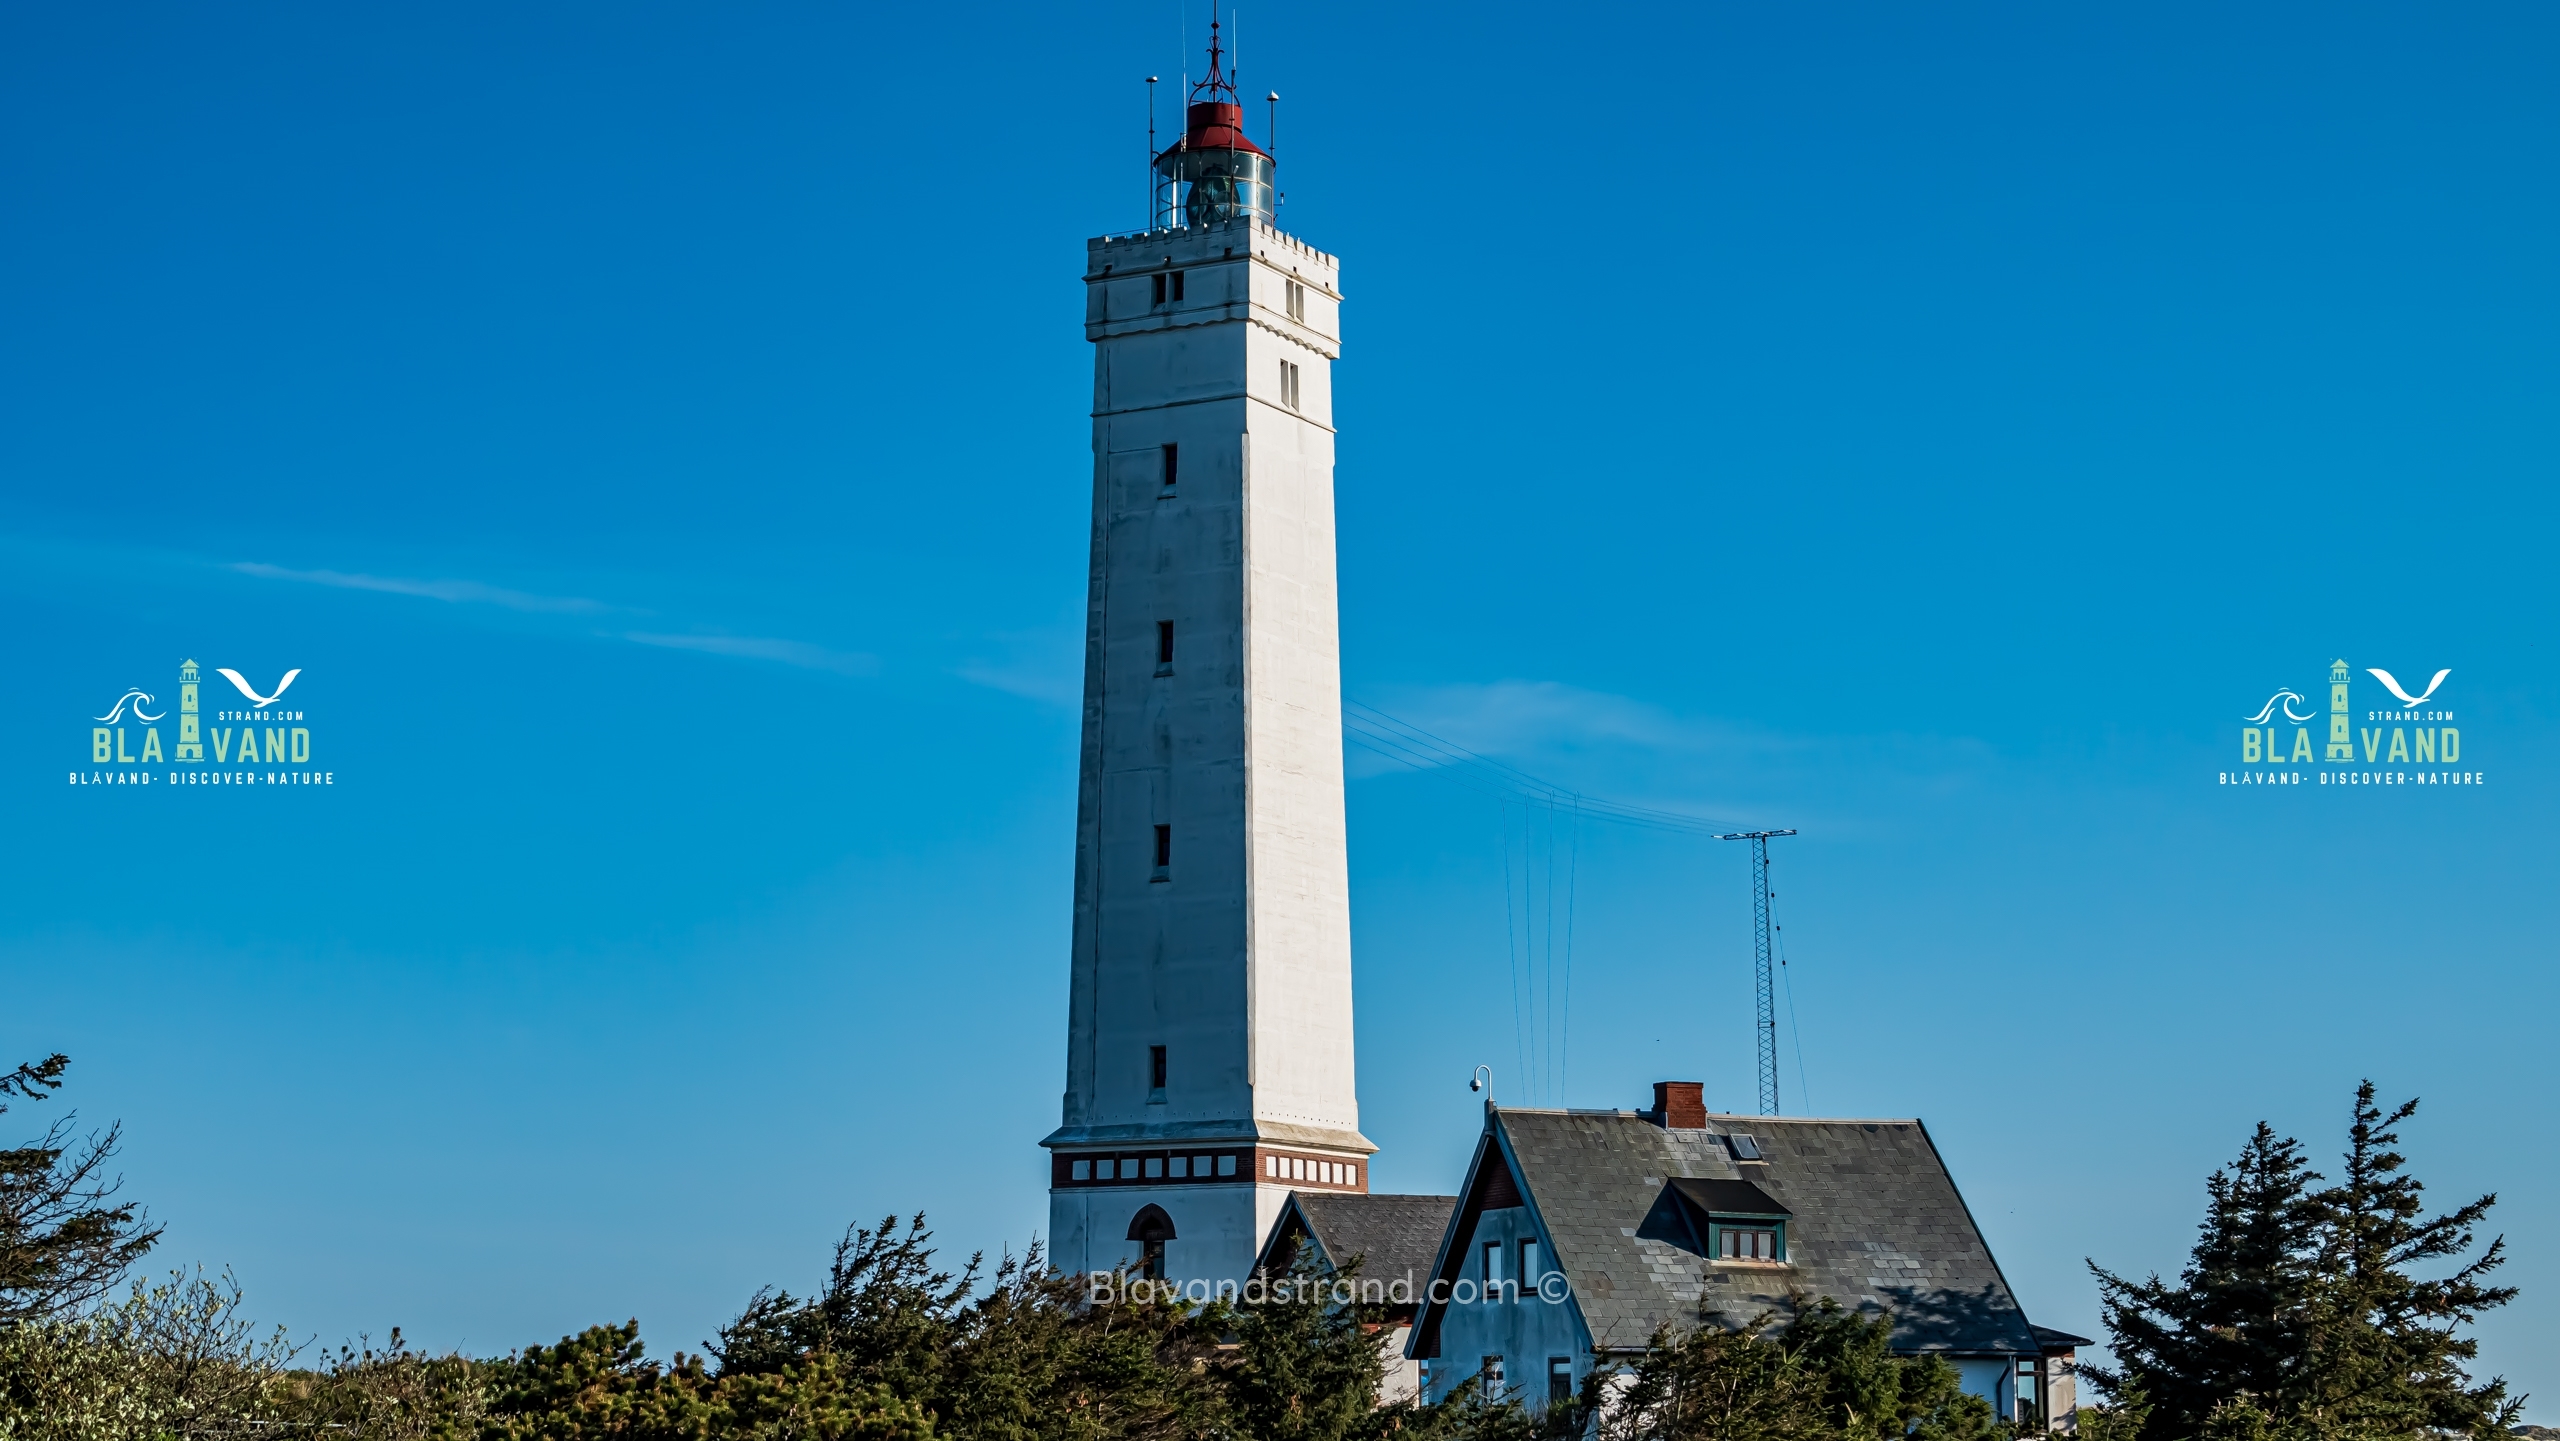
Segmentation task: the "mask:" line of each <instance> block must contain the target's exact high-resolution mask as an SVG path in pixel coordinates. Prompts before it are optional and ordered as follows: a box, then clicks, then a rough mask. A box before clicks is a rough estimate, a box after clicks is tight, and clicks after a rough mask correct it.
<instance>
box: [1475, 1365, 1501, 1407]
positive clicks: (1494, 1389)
mask: <svg viewBox="0 0 2560 1441" xmlns="http://www.w3.org/2000/svg"><path fill="white" fill-rule="evenodd" d="M1476 1374H1477V1375H1478V1376H1481V1377H1483V1378H1484V1394H1485V1395H1486V1396H1487V1397H1488V1398H1490V1397H1494V1396H1499V1395H1501V1394H1502V1358H1501V1357H1499V1356H1487V1357H1485V1358H1484V1365H1483V1366H1482V1367H1480V1368H1479V1369H1478V1370H1477V1371H1476Z"/></svg>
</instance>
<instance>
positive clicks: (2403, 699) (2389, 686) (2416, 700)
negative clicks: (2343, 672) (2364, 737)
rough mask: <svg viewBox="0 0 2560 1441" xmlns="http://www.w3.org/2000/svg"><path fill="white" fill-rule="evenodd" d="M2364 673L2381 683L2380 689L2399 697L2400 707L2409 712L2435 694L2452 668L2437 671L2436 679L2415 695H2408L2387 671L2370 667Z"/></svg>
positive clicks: (2451, 671)
mask: <svg viewBox="0 0 2560 1441" xmlns="http://www.w3.org/2000/svg"><path fill="white" fill-rule="evenodd" d="M2364 673H2365V674H2366V675H2369V676H2371V677H2373V678H2374V679H2375V680H2378V681H2380V682H2382V688H2383V689H2384V690H2387V691H2389V692H2391V693H2392V694H2393V695H2396V696H2398V697H2400V704H2401V705H2402V707H2404V708H2406V709H2409V710H2415V709H2417V708H2418V707H2419V706H2422V705H2425V704H2426V703H2427V697H2429V696H2431V695H2434V694H2435V693H2436V687H2437V686H2440V685H2442V684H2444V678H2445V677H2446V676H2449V675H2451V674H2453V667H2451V666H2447V667H2445V668H2444V669H2443V670H2440V671H2437V672H2436V678H2435V679H2434V680H2431V681H2429V682H2427V688H2426V689H2425V690H2422V691H2420V692H2418V693H2417V694H2416V695H2411V694H2409V692H2408V690H2407V689H2406V688H2404V687H2403V686H2402V685H2401V684H2400V682H2398V681H2396V680H2394V679H2392V678H2391V672H2389V671H2387V670H2377V669H2375V668H2374V667H2372V666H2366V667H2365V669H2364Z"/></svg>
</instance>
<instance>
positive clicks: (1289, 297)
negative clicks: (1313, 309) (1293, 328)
mask: <svg viewBox="0 0 2560 1441" xmlns="http://www.w3.org/2000/svg"><path fill="white" fill-rule="evenodd" d="M1281 284H1282V285H1283V286H1284V287H1286V288H1285V289H1284V290H1283V291H1282V292H1281V294H1282V296H1283V297H1284V299H1285V301H1286V303H1287V305H1288V309H1289V318H1290V319H1291V320H1295V321H1298V322H1300V323H1302V324H1303V323H1304V322H1305V321H1306V318H1307V288H1306V287H1305V286H1303V285H1300V284H1299V283H1298V282H1296V281H1294V280H1284V281H1282V282H1281Z"/></svg>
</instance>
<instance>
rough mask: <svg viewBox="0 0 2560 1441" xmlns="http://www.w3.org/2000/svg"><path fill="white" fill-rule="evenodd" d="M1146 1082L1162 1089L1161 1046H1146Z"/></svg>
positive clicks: (1159, 854) (1160, 859) (1160, 846)
mask: <svg viewBox="0 0 2560 1441" xmlns="http://www.w3.org/2000/svg"><path fill="white" fill-rule="evenodd" d="M1156 831H1157V833H1158V834H1162V833H1163V831H1164V827H1162V826H1158V827H1156ZM1156 864H1158V865H1162V864H1164V843H1163V842H1161V841H1159V842H1157V843H1156ZM1147 1084H1148V1085H1149V1086H1151V1087H1153V1088H1155V1089H1156V1090H1159V1091H1161V1090H1163V1089H1164V1047H1162V1046H1149V1047H1147Z"/></svg>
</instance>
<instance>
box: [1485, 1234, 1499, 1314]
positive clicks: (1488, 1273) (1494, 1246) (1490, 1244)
mask: <svg viewBox="0 0 2560 1441" xmlns="http://www.w3.org/2000/svg"><path fill="white" fill-rule="evenodd" d="M1501 1285H1502V1243H1501V1242H1500V1241H1487V1242H1485V1243H1484V1298H1485V1299H1486V1300H1488V1301H1492V1300H1496V1299H1499V1295H1500V1287H1501Z"/></svg>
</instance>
